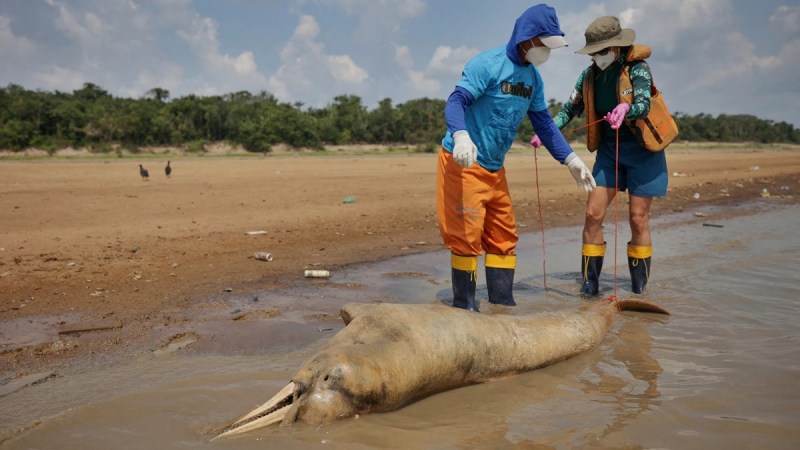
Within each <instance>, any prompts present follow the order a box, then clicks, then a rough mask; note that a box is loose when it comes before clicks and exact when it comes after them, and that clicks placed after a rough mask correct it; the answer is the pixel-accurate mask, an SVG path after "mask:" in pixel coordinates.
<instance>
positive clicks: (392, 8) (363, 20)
mask: <svg viewBox="0 0 800 450" xmlns="http://www.w3.org/2000/svg"><path fill="white" fill-rule="evenodd" d="M316 3H317V4H321V5H327V6H331V7H335V8H338V9H340V10H342V11H344V12H345V13H347V14H350V15H355V16H358V17H359V24H358V27H357V28H356V30H355V31H354V35H355V36H356V38H357V39H360V40H366V41H370V42H378V41H385V40H386V39H388V38H389V35H390V34H391V33H393V32H396V31H398V30H399V29H400V28H401V26H402V24H403V22H404V21H405V20H407V19H410V18H413V17H418V16H420V15H421V14H423V13H424V12H425V10H426V9H427V2H426V1H425V0H316Z"/></svg>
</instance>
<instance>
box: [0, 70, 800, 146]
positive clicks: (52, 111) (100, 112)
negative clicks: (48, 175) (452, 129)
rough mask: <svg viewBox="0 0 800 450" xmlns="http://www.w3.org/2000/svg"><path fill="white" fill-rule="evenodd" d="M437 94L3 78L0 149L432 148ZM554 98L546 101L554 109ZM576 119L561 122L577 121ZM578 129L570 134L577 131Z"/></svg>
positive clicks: (688, 134)
mask: <svg viewBox="0 0 800 450" xmlns="http://www.w3.org/2000/svg"><path fill="white" fill-rule="evenodd" d="M444 106H445V100H443V99H428V98H421V99H415V100H409V101H407V102H405V103H400V104H397V105H395V104H393V102H392V100H391V99H389V98H386V99H383V100H381V101H380V103H379V104H378V106H377V107H376V108H374V109H368V108H367V107H365V106H364V105H363V104H362V101H361V98H360V97H358V96H355V95H340V96H337V97H334V98H333V100H332V101H331V102H330V103H329V104H328V105H327V106H325V107H324V108H311V107H309V108H304V105H303V104H302V103H285V102H280V101H278V100H277V99H276V98H275V97H274V96H273V95H271V94H269V93H268V92H266V91H262V92H259V93H257V94H253V93H250V92H247V91H240V92H233V93H229V94H225V95H220V96H204V97H203V96H196V95H187V96H183V97H179V98H174V99H173V98H170V93H169V91H168V90H166V89H162V88H154V89H151V90H150V91H148V92H147V93H145V94H144V95H143V96H142V97H141V98H138V99H132V98H121V97H115V96H113V95H111V94H109V93H108V92H107V91H106V90H104V89H103V88H101V87H100V86H97V85H95V84H92V83H86V84H84V85H83V87H82V88H81V89H78V90H75V91H73V92H71V93H66V92H59V91H55V92H45V91H41V90H28V89H25V88H23V87H21V86H18V85H14V84H10V85H8V86H6V87H4V88H0V149H5V150H12V151H21V150H24V149H27V148H31V147H33V148H39V149H44V150H47V151H49V152H54V151H56V150H58V149H61V148H66V147H73V148H90V149H92V150H93V151H95V152H98V153H103V152H110V151H112V149H120V148H122V149H126V150H130V151H133V152H136V151H138V149H140V148H146V147H151V146H179V147H183V148H186V149H187V150H189V151H202V150H203V149H204V146H205V145H206V144H209V143H212V142H223V141H224V142H228V143H230V144H233V145H236V144H239V145H241V146H242V147H243V148H245V149H246V150H248V151H252V152H269V151H270V150H271V149H272V146H274V145H277V144H286V145H289V146H291V147H296V148H312V149H320V150H321V149H324V147H325V146H326V145H344V144H388V145H411V146H415V147H416V148H417V149H418V150H419V151H426V152H432V151H435V150H436V149H438V146H439V142H440V141H441V139H442V135H443V133H444V130H445V123H444ZM560 108H561V103H559V102H556V101H555V100H550V110H551V112H552V113H555V112H556V111H558V110H559V109H560ZM674 117H675V120H676V121H677V123H678V127H679V129H680V136H679V139H680V140H683V141H695V142H703V141H713V142H758V143H795V144H797V143H800V130H798V129H796V128H795V127H794V126H793V125H792V124H789V123H786V122H778V123H776V122H774V121H771V120H764V119H760V118H757V117H754V116H751V115H741V114H739V115H727V114H720V115H718V116H716V117H714V116H711V115H709V114H697V115H688V114H684V113H680V112H677V113H675V114H674ZM583 123H584V121H583V119H578V120H574V121H573V122H572V123H570V126H569V129H565V130H564V131H565V133H567V132H569V130H571V129H574V128H577V127H579V126H580V125H582V124H583ZM531 132H532V130H531V126H530V123H529V122H528V121H527V120H523V121H522V124H521V125H520V129H519V131H518V138H519V139H520V140H521V141H523V142H527V141H528V139H529V138H530V135H531ZM584 132H585V131H584V130H579V131H578V132H574V133H570V134H569V136H568V138H569V139H571V140H572V139H578V138H580V137H582V136H581V135H582V133H584Z"/></svg>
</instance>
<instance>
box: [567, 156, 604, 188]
mask: <svg viewBox="0 0 800 450" xmlns="http://www.w3.org/2000/svg"><path fill="white" fill-rule="evenodd" d="M564 164H566V165H567V168H569V173H571V174H572V178H575V182H576V183H577V184H578V189H583V190H584V191H586V192H592V189H594V188H595V186H597V183H595V181H594V177H593V176H592V172H591V171H590V170H589V168H588V167H586V164H584V163H583V161H581V159H580V158H579V157H578V155H576V154H575V153H574V152H573V153H570V155H569V156H567V159H565V160H564Z"/></svg>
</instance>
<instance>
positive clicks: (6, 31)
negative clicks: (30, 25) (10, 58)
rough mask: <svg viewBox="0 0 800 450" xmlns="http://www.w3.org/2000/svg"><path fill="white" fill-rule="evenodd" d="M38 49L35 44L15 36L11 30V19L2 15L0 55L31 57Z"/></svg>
mask: <svg viewBox="0 0 800 450" xmlns="http://www.w3.org/2000/svg"><path fill="white" fill-rule="evenodd" d="M35 49H36V45H34V43H33V42H31V41H30V40H28V39H26V38H25V37H23V36H15V35H14V32H13V31H12V30H11V19H10V18H9V17H6V16H3V15H0V55H20V56H26V55H31V54H32V53H33V52H34V51H35Z"/></svg>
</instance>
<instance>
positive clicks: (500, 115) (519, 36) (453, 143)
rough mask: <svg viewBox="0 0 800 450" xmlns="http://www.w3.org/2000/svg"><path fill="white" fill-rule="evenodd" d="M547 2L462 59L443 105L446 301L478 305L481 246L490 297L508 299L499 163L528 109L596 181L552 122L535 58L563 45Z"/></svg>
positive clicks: (510, 216)
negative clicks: (500, 39) (449, 290)
mask: <svg viewBox="0 0 800 450" xmlns="http://www.w3.org/2000/svg"><path fill="white" fill-rule="evenodd" d="M566 45H567V42H566V40H564V32H562V31H561V28H560V26H559V23H558V17H557V16H556V11H555V9H554V8H552V7H551V6H548V5H545V4H539V5H536V6H532V7H530V8H528V9H527V10H526V11H525V12H523V13H522V14H521V15H520V16H519V18H518V19H517V20H516V23H515V24H514V29H513V31H512V33H511V38H510V39H509V40H508V42H507V43H506V44H505V45H501V46H498V47H495V48H493V49H490V50H487V51H484V52H482V53H480V54H478V55H476V56H475V57H473V58H472V59H470V60H469V61H468V62H467V64H466V65H465V67H464V70H463V72H462V75H461V79H460V80H459V82H458V83H457V84H456V87H455V89H454V91H453V92H452V94H450V96H449V98H448V100H447V103H446V105H445V122H446V123H447V132H446V133H445V136H444V138H443V139H442V146H441V150H440V152H439V158H438V167H437V180H436V185H437V188H436V192H437V193H436V197H437V200H436V217H437V221H438V224H439V230H440V232H441V234H442V239H443V241H444V244H445V246H447V248H449V249H450V252H451V257H450V262H451V268H452V271H451V273H452V282H453V306H455V307H457V308H464V309H468V310H471V311H478V310H479V308H478V302H477V301H476V299H475V290H476V283H477V266H478V257H479V256H480V255H481V254H482V253H483V252H484V251H485V252H486V258H485V266H486V287H487V291H488V297H489V302H490V303H493V304H499V305H506V306H514V305H515V304H516V303H515V302H514V297H513V295H512V285H513V281H514V270H515V268H516V256H515V249H516V246H517V241H518V239H519V238H518V235H517V229H516V220H515V218H514V211H513V209H512V205H511V196H510V195H509V191H508V184H507V182H506V174H505V168H504V167H503V164H504V161H505V156H506V153H508V151H509V149H510V148H511V144H512V143H513V142H514V140H515V139H516V134H517V129H518V127H519V124H520V122H521V121H522V120H523V118H524V117H525V116H526V115H527V116H528V118H529V119H530V121H531V124H532V125H533V128H534V130H536V132H537V133H538V134H539V135H540V136H541V137H542V140H543V141H544V142H545V143H546V144H547V148H548V150H549V151H550V154H551V155H552V156H553V158H555V159H556V160H557V161H559V162H560V163H562V164H565V165H566V166H567V168H568V169H569V171H570V173H571V174H572V176H573V177H574V178H575V180H576V182H577V184H578V186H579V187H580V188H581V189H584V190H586V191H590V190H591V189H592V188H593V187H594V185H595V183H594V179H593V178H592V175H591V173H590V171H589V169H588V167H586V165H585V164H584V163H583V161H581V159H580V158H579V157H578V155H576V154H575V152H573V151H572V148H571V147H570V146H569V144H568V143H567V141H566V140H565V139H564V136H563V135H562V134H561V133H560V132H559V130H558V129H557V128H556V127H555V123H554V122H553V120H552V119H551V118H550V114H549V113H548V111H547V103H546V102H545V94H544V83H543V82H542V77H541V75H540V74H539V70H538V69H537V66H539V65H541V64H543V63H544V62H545V61H547V58H548V56H549V55H550V50H551V49H557V48H561V47H565V46H566Z"/></svg>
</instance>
